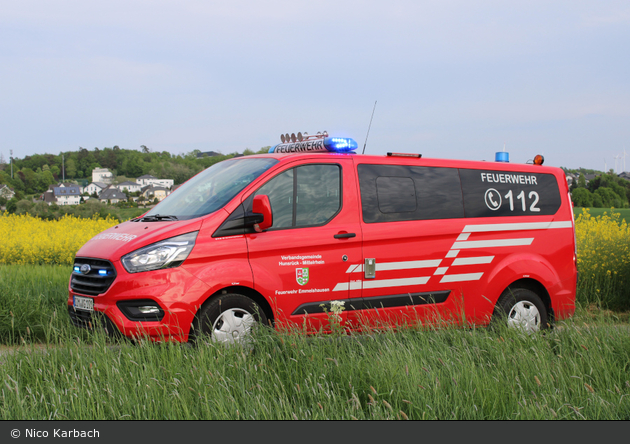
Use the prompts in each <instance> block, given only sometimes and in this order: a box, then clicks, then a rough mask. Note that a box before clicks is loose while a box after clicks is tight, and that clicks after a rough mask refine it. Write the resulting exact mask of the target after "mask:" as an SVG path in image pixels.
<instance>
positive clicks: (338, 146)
mask: <svg viewBox="0 0 630 444" xmlns="http://www.w3.org/2000/svg"><path fill="white" fill-rule="evenodd" d="M324 146H325V147H326V149H327V150H328V151H332V152H333V153H347V152H348V151H353V150H356V149H357V148H358V147H359V145H357V142H356V141H355V140H354V139H351V138H350V137H326V138H325V139H324Z"/></svg>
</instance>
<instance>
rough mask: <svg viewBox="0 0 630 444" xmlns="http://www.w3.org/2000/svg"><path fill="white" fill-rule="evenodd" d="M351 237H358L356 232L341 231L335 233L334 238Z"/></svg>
mask: <svg viewBox="0 0 630 444" xmlns="http://www.w3.org/2000/svg"><path fill="white" fill-rule="evenodd" d="M349 237H356V234H355V233H339V234H335V236H334V238H335V239H347V238H349Z"/></svg>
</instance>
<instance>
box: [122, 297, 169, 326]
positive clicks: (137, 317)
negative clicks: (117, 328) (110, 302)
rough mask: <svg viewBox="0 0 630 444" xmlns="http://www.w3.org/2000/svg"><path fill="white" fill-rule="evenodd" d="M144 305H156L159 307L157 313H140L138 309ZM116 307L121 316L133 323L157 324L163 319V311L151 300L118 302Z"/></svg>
mask: <svg viewBox="0 0 630 444" xmlns="http://www.w3.org/2000/svg"><path fill="white" fill-rule="evenodd" d="M144 305H156V306H158V307H159V309H160V312H159V313H141V312H140V310H138V307H142V306H144ZM116 306H117V307H118V308H119V309H120V311H121V312H122V314H123V315H125V317H126V318H127V319H129V320H130V321H135V322H159V321H161V320H162V319H163V318H164V310H163V309H162V307H161V306H160V304H158V303H157V302H155V301H153V300H151V299H138V300H132V301H118V302H116Z"/></svg>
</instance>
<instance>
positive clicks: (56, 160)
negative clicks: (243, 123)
mask: <svg viewBox="0 0 630 444" xmlns="http://www.w3.org/2000/svg"><path fill="white" fill-rule="evenodd" d="M268 150H269V147H264V148H261V149H260V150H259V151H257V152H254V151H252V150H249V149H246V150H245V151H244V152H243V153H242V154H239V153H232V154H225V155H224V154H218V155H214V156H202V157H198V155H199V154H200V151H199V150H195V151H192V152H190V153H187V154H183V155H182V154H180V155H172V154H171V153H169V152H168V151H162V152H152V151H151V150H150V149H149V148H148V147H146V146H145V145H142V146H141V150H140V151H138V150H130V149H123V148H120V147H118V146H117V145H115V146H113V147H112V148H103V149H99V148H94V149H93V150H88V149H86V148H82V147H80V148H79V150H78V151H68V152H64V153H59V154H58V155H54V154H34V155H32V156H26V157H24V158H23V159H19V158H14V159H13V178H12V177H11V171H10V167H9V164H7V163H6V161H4V159H0V184H6V185H8V186H9V187H11V188H12V189H13V190H14V191H15V192H16V193H19V194H20V195H21V197H22V198H23V197H25V196H26V195H36V194H41V193H44V192H45V191H46V190H47V189H48V188H49V187H50V185H53V184H56V183H59V182H61V181H63V180H65V181H74V182H77V183H79V184H80V185H83V186H84V185H87V184H88V183H90V182H91V181H92V170H93V169H94V168H108V169H109V170H110V171H112V173H113V174H114V177H118V176H122V177H125V178H127V177H129V178H137V177H140V176H142V175H145V174H150V175H152V176H155V177H157V178H160V179H173V180H174V181H175V185H179V184H181V183H183V182H185V181H186V180H188V179H190V178H191V177H192V176H194V175H195V174H197V173H199V172H200V171H202V170H204V169H206V168H208V167H209V166H211V165H213V164H214V163H217V162H220V161H222V160H225V159H228V158H231V157H235V156H240V155H250V154H258V153H266V152H267V151H268Z"/></svg>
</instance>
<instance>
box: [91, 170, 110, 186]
mask: <svg viewBox="0 0 630 444" xmlns="http://www.w3.org/2000/svg"><path fill="white" fill-rule="evenodd" d="M113 180H114V173H112V172H111V171H109V168H94V169H93V170H92V182H103V183H107V184H110V183H112V181H113Z"/></svg>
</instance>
